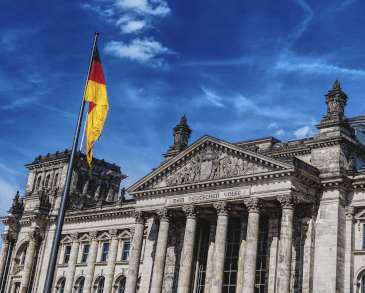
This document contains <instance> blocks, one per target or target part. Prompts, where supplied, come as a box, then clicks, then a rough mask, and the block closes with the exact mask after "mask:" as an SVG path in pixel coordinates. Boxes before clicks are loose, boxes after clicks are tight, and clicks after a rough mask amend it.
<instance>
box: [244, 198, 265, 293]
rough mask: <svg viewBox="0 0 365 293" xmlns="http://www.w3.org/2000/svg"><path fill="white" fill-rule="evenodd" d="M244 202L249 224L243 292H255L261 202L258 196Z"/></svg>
mask: <svg viewBox="0 0 365 293" xmlns="http://www.w3.org/2000/svg"><path fill="white" fill-rule="evenodd" d="M244 202H245V205H246V207H247V210H248V224H247V240H246V253H245V261H244V264H243V287H242V293H254V292H255V275H256V260H257V244H258V238H259V220H260V208H261V204H260V200H259V199H258V198H256V197H251V198H250V199H246V200H245V201H244Z"/></svg>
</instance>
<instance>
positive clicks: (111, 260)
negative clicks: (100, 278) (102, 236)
mask: <svg viewBox="0 0 365 293" xmlns="http://www.w3.org/2000/svg"><path fill="white" fill-rule="evenodd" d="M109 234H110V235H111V237H112V241H111V244H110V249H109V254H108V262H107V263H108V264H107V267H106V274H105V275H106V276H105V287H104V293H110V292H112V284H113V280H114V272H115V260H116V259H117V252H118V244H119V239H118V235H117V234H118V230H117V229H110V230H109Z"/></svg>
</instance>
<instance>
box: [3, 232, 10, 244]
mask: <svg viewBox="0 0 365 293" xmlns="http://www.w3.org/2000/svg"><path fill="white" fill-rule="evenodd" d="M1 239H2V240H3V243H6V244H9V243H10V241H11V237H10V235H9V234H2V235H1Z"/></svg>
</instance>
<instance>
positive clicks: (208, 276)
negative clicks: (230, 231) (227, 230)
mask: <svg viewBox="0 0 365 293" xmlns="http://www.w3.org/2000/svg"><path fill="white" fill-rule="evenodd" d="M216 229H217V219H216V218H213V219H210V231H209V248H208V255H207V268H206V271H205V285H204V293H210V288H211V286H212V274H213V267H214V251H215V233H216Z"/></svg>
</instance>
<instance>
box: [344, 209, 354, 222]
mask: <svg viewBox="0 0 365 293" xmlns="http://www.w3.org/2000/svg"><path fill="white" fill-rule="evenodd" d="M345 213H346V219H347V220H353V219H354V213H355V207H354V206H346V207H345Z"/></svg>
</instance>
